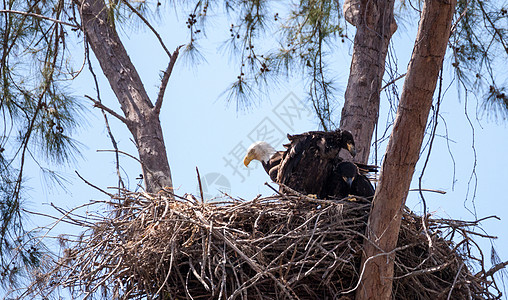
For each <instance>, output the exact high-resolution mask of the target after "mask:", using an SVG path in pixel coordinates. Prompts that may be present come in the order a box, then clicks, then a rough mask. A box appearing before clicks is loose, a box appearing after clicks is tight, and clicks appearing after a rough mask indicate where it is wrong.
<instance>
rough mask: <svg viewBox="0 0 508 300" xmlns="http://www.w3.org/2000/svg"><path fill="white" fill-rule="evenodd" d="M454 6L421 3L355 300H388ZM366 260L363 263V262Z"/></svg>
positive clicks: (430, 0) (428, 1) (432, 1)
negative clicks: (408, 196) (411, 53)
mask: <svg viewBox="0 0 508 300" xmlns="http://www.w3.org/2000/svg"><path fill="white" fill-rule="evenodd" d="M455 4H456V0H449V1H442V0H426V1H425V3H424V5H423V10H422V13H421V20H420V25H419V28H418V34H417V38H416V42H415V46H414V49H413V55H412V57H411V61H410V63H409V66H408V72H407V75H406V80H405V82H404V87H403V90H402V95H401V99H400V103H399V107H398V110H397V116H396V119H395V123H394V126H393V131H392V135H391V136H390V140H389V142H388V149H387V153H386V156H385V160H384V163H383V166H382V169H381V177H380V181H379V184H378V186H377V190H376V194H375V196H374V200H373V204H372V209H371V213H370V217H369V223H368V226H367V233H366V235H367V237H368V239H369V240H366V241H365V242H364V251H365V253H364V256H363V262H362V266H363V267H364V269H365V270H364V272H363V278H361V279H360V280H361V284H360V287H359V289H358V290H357V291H356V299H357V300H365V299H392V298H391V292H392V281H393V280H392V278H393V271H394V269H393V258H394V255H395V253H392V251H393V250H394V249H395V247H396V244H397V239H398V235H399V229H400V222H401V217H402V208H403V207H404V203H405V201H406V197H407V193H408V190H409V185H410V183H411V179H412V176H413V173H414V169H415V165H416V162H417V161H418V158H419V153H420V149H421V145H422V141H423V137H424V134H425V128H426V124H427V119H428V115H429V111H430V107H431V105H432V97H433V94H434V91H435V88H436V83H437V79H438V76H439V71H440V69H441V67H442V64H443V58H444V55H445V52H446V46H447V43H448V39H449V36H450V27H451V23H452V17H453V13H454V9H455ZM367 259H368V261H367Z"/></svg>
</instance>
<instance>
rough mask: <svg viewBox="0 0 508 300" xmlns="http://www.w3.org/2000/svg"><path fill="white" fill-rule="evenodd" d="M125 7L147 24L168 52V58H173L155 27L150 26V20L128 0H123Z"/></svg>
mask: <svg viewBox="0 0 508 300" xmlns="http://www.w3.org/2000/svg"><path fill="white" fill-rule="evenodd" d="M122 2H123V3H124V4H125V5H127V7H129V9H130V10H132V12H133V13H135V14H136V15H137V16H138V17H139V18H140V19H141V20H142V21H143V22H144V23H145V24H146V26H148V28H150V30H151V31H152V32H153V34H155V36H156V37H157V39H158V40H159V43H160V44H161V46H162V48H163V49H164V51H166V53H167V54H168V56H169V57H170V58H171V53H170V52H169V50H168V48H167V47H166V45H165V44H164V42H163V41H162V38H161V36H160V35H159V33H157V30H155V28H153V26H152V25H151V24H150V22H148V20H147V19H146V18H145V17H143V15H142V14H140V13H139V11H138V10H137V9H136V8H134V7H133V6H132V5H131V4H130V3H129V1H126V0H123V1H122Z"/></svg>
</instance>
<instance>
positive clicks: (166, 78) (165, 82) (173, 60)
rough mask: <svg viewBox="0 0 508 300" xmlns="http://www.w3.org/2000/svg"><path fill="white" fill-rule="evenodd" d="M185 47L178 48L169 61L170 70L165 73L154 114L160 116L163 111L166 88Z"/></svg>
mask: <svg viewBox="0 0 508 300" xmlns="http://www.w3.org/2000/svg"><path fill="white" fill-rule="evenodd" d="M182 47H183V45H180V46H178V47H176V50H175V52H173V54H172V55H171V59H170V60H169V64H168V68H167V69H166V71H165V72H164V76H162V81H161V87H160V89H159V95H158V96H157V101H156V102H155V107H154V113H155V114H156V115H158V114H159V113H160V111H161V107H162V100H163V99H164V92H165V91H166V87H167V85H168V81H169V77H170V76H171V73H172V72H173V67H174V66H175V63H176V59H177V58H178V54H179V52H180V48H182Z"/></svg>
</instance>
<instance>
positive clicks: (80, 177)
mask: <svg viewBox="0 0 508 300" xmlns="http://www.w3.org/2000/svg"><path fill="white" fill-rule="evenodd" d="M74 172H75V173H76V175H78V177H79V179H81V180H83V181H84V182H85V183H86V184H88V185H89V186H91V187H93V188H94V189H96V190H98V191H101V192H103V193H104V194H106V195H108V196H109V197H111V198H113V197H114V196H115V195H113V194H111V193H108V192H106V191H105V190H103V189H101V188H100V187H98V186H96V185H94V184H92V183H90V182H89V181H88V180H86V179H85V178H83V177H82V176H81V175H80V174H79V173H78V171H74Z"/></svg>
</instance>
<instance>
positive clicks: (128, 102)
mask: <svg viewBox="0 0 508 300" xmlns="http://www.w3.org/2000/svg"><path fill="white" fill-rule="evenodd" d="M109 12H110V10H109V8H107V7H106V5H105V3H104V0H83V1H82V3H81V7H80V14H81V21H82V25H83V30H84V32H85V34H86V41H87V42H88V43H89V45H90V47H91V49H92V51H93V52H94V54H95V56H96V57H97V60H98V61H99V63H100V66H101V69H102V71H103V72H104V75H105V76H106V78H107V79H108V81H109V83H110V85H111V88H112V89H113V91H114V93H115V95H116V97H117V99H118V101H119V102H120V105H121V108H122V111H123V113H124V115H125V119H121V120H122V121H123V122H124V123H126V125H127V127H128V128H129V130H130V132H131V133H132V135H133V137H134V141H135V142H136V147H137V148H138V153H139V159H140V161H141V167H142V170H143V176H144V180H145V187H146V190H147V191H148V192H157V191H159V190H160V189H161V188H163V187H169V188H171V187H172V186H173V185H172V180H171V171H170V168H169V162H168V158H167V155H166V147H165V145H164V139H163V135H162V128H161V125H160V121H159V110H157V109H154V105H153V104H152V102H151V101H150V99H149V98H148V94H147V93H146V90H145V88H144V86H143V83H142V82H141V78H140V77H139V74H138V73H137V71H136V69H135V67H134V65H133V64H132V62H131V60H130V58H129V55H128V54H127V51H126V50H125V48H124V46H123V44H122V42H121V40H120V38H119V36H118V34H117V32H116V30H115V27H114V23H113V20H111V19H110V17H109Z"/></svg>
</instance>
